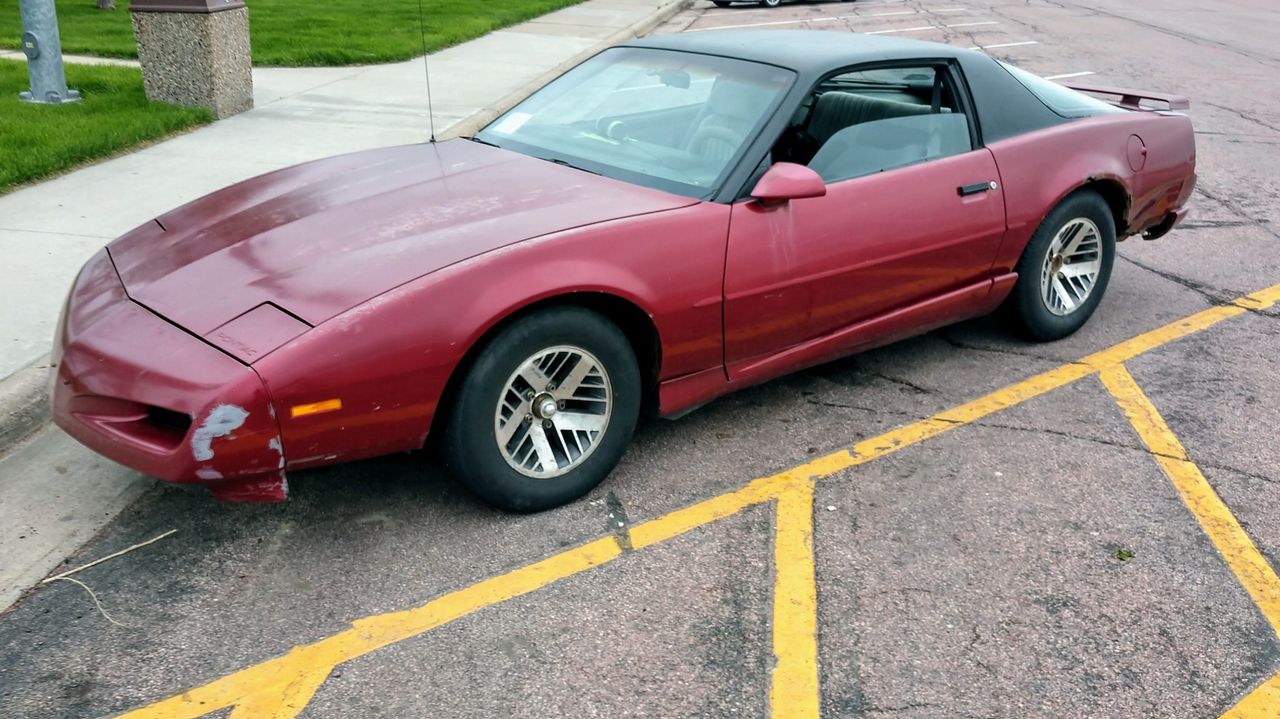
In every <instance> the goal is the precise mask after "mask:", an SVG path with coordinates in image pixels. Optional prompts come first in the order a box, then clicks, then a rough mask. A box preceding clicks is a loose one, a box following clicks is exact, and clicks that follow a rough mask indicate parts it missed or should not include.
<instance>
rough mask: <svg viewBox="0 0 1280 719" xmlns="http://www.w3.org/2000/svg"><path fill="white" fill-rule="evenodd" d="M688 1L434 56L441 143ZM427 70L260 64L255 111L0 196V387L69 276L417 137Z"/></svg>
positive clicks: (418, 65)
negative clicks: (253, 184) (275, 184)
mask: <svg viewBox="0 0 1280 719" xmlns="http://www.w3.org/2000/svg"><path fill="white" fill-rule="evenodd" d="M686 3H687V0H586V2H583V3H581V4H580V5H575V6H572V7H569V8H565V9H563V10H559V11H556V12H553V13H550V14H548V15H544V16H542V17H540V18H537V19H535V20H531V21H529V22H525V23H522V24H520V25H516V26H513V27H511V28H508V29H506V30H500V31H497V32H493V33H490V34H489V35H486V36H484V37H481V38H478V39H476V40H472V41H470V42H467V43H464V44H462V45H458V46H456V47H452V48H449V49H447V50H442V51H440V52H437V53H434V54H432V55H431V56H429V60H430V64H431V83H432V85H431V89H432V91H433V94H434V97H433V99H434V104H435V122H436V135H437V137H444V136H447V135H454V134H460V133H466V132H470V131H472V130H474V129H475V126H476V125H478V124H479V123H480V122H482V121H487V119H488V118H489V117H491V116H492V115H493V114H494V113H495V112H497V111H501V110H504V109H506V107H507V106H509V105H510V104H511V103H513V102H514V101H515V100H517V99H518V98H520V97H523V96H524V95H525V94H527V93H528V92H530V91H532V90H533V89H534V88H535V87H538V86H540V85H541V84H543V83H545V82H546V81H547V80H549V79H550V78H551V77H553V76H554V75H556V74H558V73H559V72H561V71H563V70H564V69H565V68H566V67H568V66H570V65H572V64H574V63H576V62H577V61H579V60H580V59H581V58H582V57H584V56H585V55H587V54H590V53H593V52H595V51H596V50H598V49H600V48H602V47H605V46H607V45H609V44H613V43H616V42H621V41H623V40H625V39H627V38H629V37H632V36H635V35H638V34H644V33H646V32H648V31H650V30H652V29H653V28H654V27H656V26H657V25H659V24H660V23H661V22H663V21H664V20H666V19H667V18H669V17H670V16H671V15H673V14H674V13H675V12H676V11H678V10H679V9H680V8H681V7H683V6H684V5H685V4H686ZM423 74H424V73H423V62H422V59H421V58H419V59H417V60H411V61H408V62H402V63H394V64H390V65H369V66H361V67H332V68H259V69H255V70H254V96H255V98H254V99H255V103H256V108H255V109H254V110H252V111H250V112H246V113H244V114H242V115H238V116H236V117H232V118H230V119H227V120H223V121H220V122H216V123H214V124H213V125H210V126H208V127H205V128H202V129H199V130H196V131H194V132H191V133H188V134H185V135H182V136H179V137H176V138H173V139H171V140H168V141H165V142H161V143H159V144H156V145H152V146H150V147H147V148H145V149H142V150H139V151H137V152H133V153H131V154H128V155H125V156H122V157H119V158H116V159H112V160H108V161H105V162H101V163H98V164H96V165H92V166H90V167H86V168H84V169H82V170H77V171H75V172H72V173H70V174H68V175H65V176H62V177H59V178H56V179H53V180H50V181H48V182H43V183H40V184H38V185H34V186H32V187H28V188H26V189H22V190H19V191H17V192H14V193H12V194H10V195H6V196H3V197H0V257H4V258H5V259H4V272H3V276H2V279H0V378H4V377H7V376H9V375H10V374H11V373H14V372H15V371H17V370H19V369H20V368H22V367H24V366H27V365H29V364H31V363H32V362H34V361H36V360H37V359H38V358H40V357H41V356H42V355H44V354H45V353H47V352H48V351H49V347H50V344H51V341H52V335H53V330H54V325H55V324H56V322H57V315H58V311H59V308H60V307H61V304H62V301H63V299H64V297H65V294H66V291H67V288H68V286H69V285H70V283H71V281H72V280H73V279H74V278H75V274H76V272H77V271H78V270H79V268H80V266H81V264H82V263H83V262H84V261H85V260H86V259H87V258H88V257H89V256H90V255H92V254H93V253H94V252H96V251H97V250H98V249H99V248H100V247H102V246H103V245H104V244H106V243H107V242H109V241H110V240H112V239H113V238H115V237H117V236H119V235H120V234H123V233H124V232H126V231H128V230H130V229H132V228H133V227H136V226H137V225H139V224H141V223H143V222H146V221H148V220H150V219H151V218H153V217H155V216H156V215H158V214H160V213H163V212H165V211H166V210H169V209H171V208H173V207H175V206H177V205H180V204H182V203H184V202H187V201H189V200H192V199H195V198H197V197H200V196H201V195H204V194H206V193H208V192H210V191H212V190H215V189H217V188H219V187H222V186H223V185H226V184H228V183H231V182H235V181H237V180H242V179H245V178H248V177H252V176H254V175H258V174H261V173H264V172H268V171H270V170H275V169H277V168H281V167H285V166H288V165H293V164H296V163H299V162H305V161H307V160H313V159H317V158H320V157H325V156H328V155H334V154H338V153H343V152H351V151H354V150H362V149H366V148H371V147H381V146H386V145H396V144H403V143H413V142H421V141H423V140H426V139H427V137H428V131H427V97H426V83H425V82H424V77H423ZM3 404H4V398H3V397H0V405H3ZM3 409H4V408H3V407H2V406H0V411H3ZM3 419H4V418H3V416H0V422H3Z"/></svg>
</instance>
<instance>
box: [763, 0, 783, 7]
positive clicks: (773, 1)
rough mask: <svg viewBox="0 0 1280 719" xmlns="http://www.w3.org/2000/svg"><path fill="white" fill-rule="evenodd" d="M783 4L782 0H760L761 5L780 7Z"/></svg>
mask: <svg viewBox="0 0 1280 719" xmlns="http://www.w3.org/2000/svg"><path fill="white" fill-rule="evenodd" d="M781 4H782V0H760V6H761V7H778V6H779V5H781Z"/></svg>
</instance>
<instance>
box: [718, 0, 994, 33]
mask: <svg viewBox="0 0 1280 719" xmlns="http://www.w3.org/2000/svg"><path fill="white" fill-rule="evenodd" d="M894 1H896V2H905V1H906V0H894ZM873 4H875V3H863V2H860V3H858V10H859V11H860V10H861V9H862V8H864V7H866V6H868V5H873ZM881 4H888V3H887V2H886V3H881ZM777 11H778V8H758V9H755V10H712V11H708V12H704V13H702V15H701V17H710V18H717V17H738V16H742V15H746V14H748V13H761V12H777ZM968 11H969V9H968V8H963V7H945V8H936V9H935V8H920V9H919V10H895V11H890V12H867V13H861V14H860V16H861V17H889V16H892V15H928V14H930V13H954V12H968ZM855 17H856V16H855ZM736 27H741V26H736Z"/></svg>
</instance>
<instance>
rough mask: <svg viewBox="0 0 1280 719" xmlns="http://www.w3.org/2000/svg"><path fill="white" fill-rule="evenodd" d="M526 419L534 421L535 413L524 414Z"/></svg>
mask: <svg viewBox="0 0 1280 719" xmlns="http://www.w3.org/2000/svg"><path fill="white" fill-rule="evenodd" d="M524 421H526V422H532V421H533V415H531V414H526V415H525V416H524Z"/></svg>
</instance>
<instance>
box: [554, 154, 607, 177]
mask: <svg viewBox="0 0 1280 719" xmlns="http://www.w3.org/2000/svg"><path fill="white" fill-rule="evenodd" d="M541 159H543V160H546V161H547V162H554V163H555V164H557V165H564V166H565V167H572V168H573V169H575V170H581V171H583V172H589V173H591V174H593V175H599V174H600V173H598V172H596V171H595V170H588V169H587V168H585V167H579V166H577V165H575V164H573V163H572V162H569V161H568V160H562V159H560V158H559V157H543V158H541Z"/></svg>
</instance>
